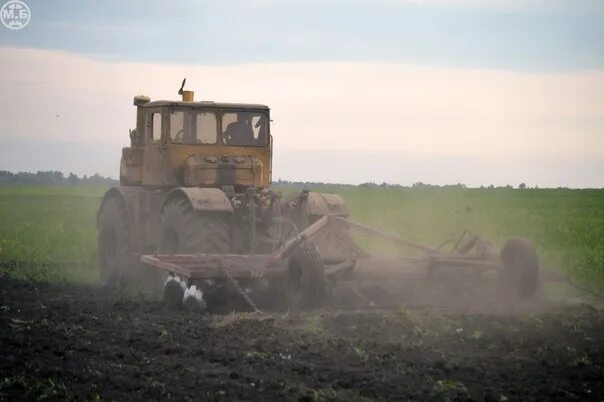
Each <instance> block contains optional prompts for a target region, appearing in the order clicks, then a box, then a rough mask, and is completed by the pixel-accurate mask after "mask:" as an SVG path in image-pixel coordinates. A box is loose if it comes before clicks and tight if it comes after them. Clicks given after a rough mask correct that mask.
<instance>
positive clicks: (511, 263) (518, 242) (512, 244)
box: [499, 237, 539, 300]
mask: <svg viewBox="0 0 604 402" xmlns="http://www.w3.org/2000/svg"><path fill="white" fill-rule="evenodd" d="M500 258H501V262H503V268H502V269H501V270H500V271H499V281H500V285H501V288H502V291H503V293H504V296H505V297H506V298H507V297H510V296H512V297H513V299H514V300H527V299H529V298H531V297H532V296H533V294H534V293H535V290H536V288H537V281H538V278H539V259H538V257H537V252H536V251H535V247H533V245H532V244H531V242H529V241H528V240H527V239H524V238H520V237H514V238H511V239H509V240H508V241H507V242H506V243H505V245H504V246H503V248H502V249H501V254H500Z"/></svg>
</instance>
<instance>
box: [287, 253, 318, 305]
mask: <svg viewBox="0 0 604 402" xmlns="http://www.w3.org/2000/svg"><path fill="white" fill-rule="evenodd" d="M325 288H326V279H325V273H324V265H323V259H322V258H321V255H320V254H319V251H318V250H317V248H316V247H315V246H314V244H312V243H307V244H302V245H301V246H300V247H298V248H297V249H296V250H295V251H294V252H293V253H292V255H291V256H290V258H289V261H288V263H287V278H286V279H285V286H284V293H285V297H286V300H287V303H288V304H289V307H291V308H293V309H306V308H315V307H319V306H320V305H321V304H322V303H323V298H324V295H325Z"/></svg>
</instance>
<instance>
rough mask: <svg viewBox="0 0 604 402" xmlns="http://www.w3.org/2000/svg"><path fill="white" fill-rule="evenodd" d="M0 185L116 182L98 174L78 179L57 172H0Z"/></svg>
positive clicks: (100, 183)
mask: <svg viewBox="0 0 604 402" xmlns="http://www.w3.org/2000/svg"><path fill="white" fill-rule="evenodd" d="M0 184H48V185H61V184H62V185H69V184H70V185H74V186H75V185H78V184H90V185H109V186H112V185H116V184H119V181H118V180H115V179H112V178H111V177H103V176H101V175H99V174H98V173H95V174H94V175H92V176H87V175H84V176H82V177H79V176H78V175H76V174H74V173H69V175H68V176H65V175H63V172H60V171H58V170H46V171H42V170H38V171H37V172H36V173H31V172H18V173H13V172H9V171H8V170H0Z"/></svg>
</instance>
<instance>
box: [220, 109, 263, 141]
mask: <svg viewBox="0 0 604 402" xmlns="http://www.w3.org/2000/svg"><path fill="white" fill-rule="evenodd" d="M267 120H268V119H267V115H266V114H265V113H261V112H226V113H224V114H223V115H222V140H223V142H224V144H226V145H235V146H256V147H259V146H265V145H266V144H267V142H268V121H267Z"/></svg>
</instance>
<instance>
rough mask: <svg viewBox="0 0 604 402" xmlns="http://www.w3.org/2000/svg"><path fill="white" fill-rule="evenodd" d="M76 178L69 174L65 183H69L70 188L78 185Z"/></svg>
mask: <svg viewBox="0 0 604 402" xmlns="http://www.w3.org/2000/svg"><path fill="white" fill-rule="evenodd" d="M78 180H80V179H78V176H76V175H75V174H73V173H69V176H67V181H68V182H69V184H71V185H72V186H74V185H76V184H78Z"/></svg>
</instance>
